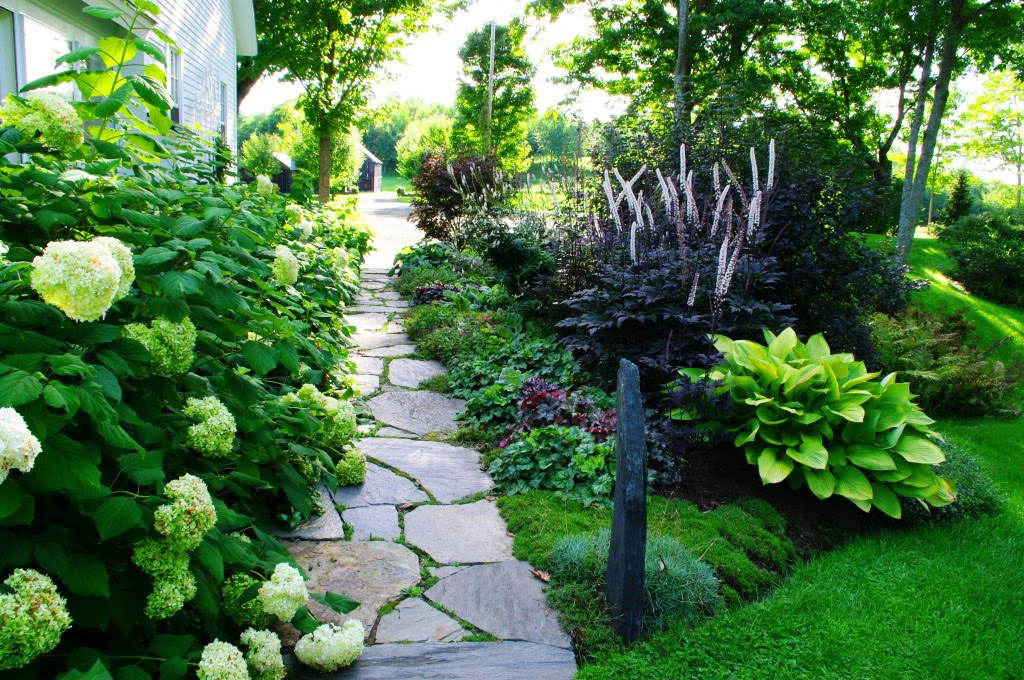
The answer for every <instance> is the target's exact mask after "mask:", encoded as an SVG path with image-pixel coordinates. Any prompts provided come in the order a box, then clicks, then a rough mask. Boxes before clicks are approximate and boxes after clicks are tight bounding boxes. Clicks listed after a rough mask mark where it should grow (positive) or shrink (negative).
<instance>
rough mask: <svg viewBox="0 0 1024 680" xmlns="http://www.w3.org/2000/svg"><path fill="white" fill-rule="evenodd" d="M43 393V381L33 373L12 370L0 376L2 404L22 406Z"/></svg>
mask: <svg viewBox="0 0 1024 680" xmlns="http://www.w3.org/2000/svg"><path fill="white" fill-rule="evenodd" d="M42 393H43V383H41V382H39V379H38V378H36V377H35V376H34V375H32V374H31V373H27V372H25V371H11V372H10V373H8V374H6V375H4V376H3V377H0V406H21V405H22V404H27V403H29V402H30V401H35V400H36V399H38V398H39V395H40V394H42Z"/></svg>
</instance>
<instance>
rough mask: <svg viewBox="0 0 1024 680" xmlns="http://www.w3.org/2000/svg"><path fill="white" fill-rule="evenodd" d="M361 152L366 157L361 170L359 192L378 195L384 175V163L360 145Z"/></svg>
mask: <svg viewBox="0 0 1024 680" xmlns="http://www.w3.org/2000/svg"><path fill="white" fill-rule="evenodd" d="M359 150H360V151H362V152H363V156H365V159H364V160H363V166H362V167H361V168H360V169H359V190H360V191H372V192H374V193H377V192H379V191H380V183H381V178H382V176H383V174H384V163H382V162H381V160H380V159H379V158H377V157H376V156H374V155H373V152H371V151H370V150H369V149H367V148H366V147H365V146H363V145H362V144H360V145H359Z"/></svg>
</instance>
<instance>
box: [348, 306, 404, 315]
mask: <svg viewBox="0 0 1024 680" xmlns="http://www.w3.org/2000/svg"><path fill="white" fill-rule="evenodd" d="M397 311H399V310H398V309H395V308H394V307H389V306H385V305H353V306H352V307H346V308H345V313H346V314H373V313H374V312H382V313H384V314H390V313H391V312H397Z"/></svg>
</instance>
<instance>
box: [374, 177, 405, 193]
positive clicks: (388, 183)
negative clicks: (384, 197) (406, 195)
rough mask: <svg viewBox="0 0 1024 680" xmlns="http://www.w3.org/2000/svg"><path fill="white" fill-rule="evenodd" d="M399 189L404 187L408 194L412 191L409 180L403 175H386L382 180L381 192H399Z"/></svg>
mask: <svg viewBox="0 0 1024 680" xmlns="http://www.w3.org/2000/svg"><path fill="white" fill-rule="evenodd" d="M398 187H402V189H403V190H405V191H406V192H409V191H412V185H411V184H409V180H407V179H406V178H404V177H402V176H401V175H398V174H392V173H384V175H383V176H382V177H381V178H380V190H381V191H398Z"/></svg>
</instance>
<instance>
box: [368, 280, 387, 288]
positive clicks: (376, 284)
mask: <svg viewBox="0 0 1024 680" xmlns="http://www.w3.org/2000/svg"><path fill="white" fill-rule="evenodd" d="M362 286H363V288H364V289H366V290H381V289H383V288H387V287H388V284H387V283H385V282H384V281H373V280H370V281H363V283H362Z"/></svg>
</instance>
